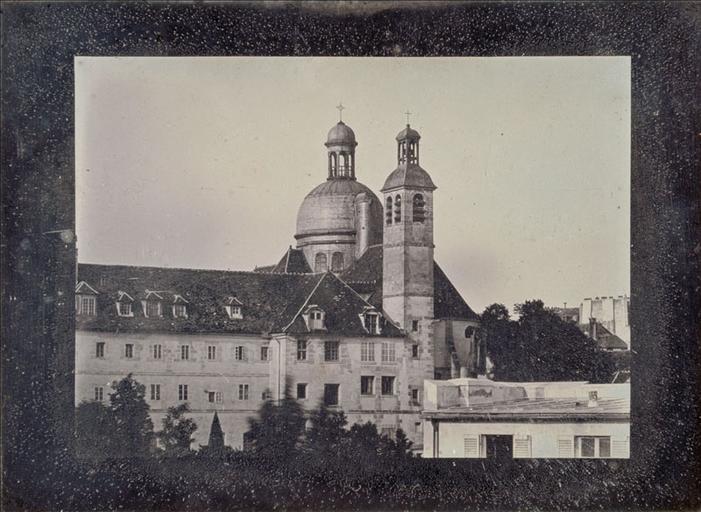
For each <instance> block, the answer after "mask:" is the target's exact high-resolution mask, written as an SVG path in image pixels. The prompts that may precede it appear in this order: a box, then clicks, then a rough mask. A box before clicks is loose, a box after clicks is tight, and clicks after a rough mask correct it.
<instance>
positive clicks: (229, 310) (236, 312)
mask: <svg viewBox="0 0 701 512" xmlns="http://www.w3.org/2000/svg"><path fill="white" fill-rule="evenodd" d="M242 306H243V304H242V303H241V301H240V300H238V299H237V298H236V297H229V298H228V299H227V301H226V306H224V308H225V309H226V314H227V315H229V318H231V319H232V320H241V319H242V318H243V311H242V309H241V307H242Z"/></svg>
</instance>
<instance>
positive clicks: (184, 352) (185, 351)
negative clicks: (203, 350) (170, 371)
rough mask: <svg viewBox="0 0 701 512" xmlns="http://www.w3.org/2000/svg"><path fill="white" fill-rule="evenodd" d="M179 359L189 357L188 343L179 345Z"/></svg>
mask: <svg viewBox="0 0 701 512" xmlns="http://www.w3.org/2000/svg"><path fill="white" fill-rule="evenodd" d="M180 359H182V360H183V361H187V360H188V359H190V345H180Z"/></svg>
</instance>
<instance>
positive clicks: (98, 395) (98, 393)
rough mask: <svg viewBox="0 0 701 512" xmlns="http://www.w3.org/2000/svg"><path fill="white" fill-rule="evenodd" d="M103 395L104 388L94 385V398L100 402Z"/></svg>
mask: <svg viewBox="0 0 701 512" xmlns="http://www.w3.org/2000/svg"><path fill="white" fill-rule="evenodd" d="M104 397H105V388H103V387H102V386H95V400H96V401H98V402H102V400H103V399H104Z"/></svg>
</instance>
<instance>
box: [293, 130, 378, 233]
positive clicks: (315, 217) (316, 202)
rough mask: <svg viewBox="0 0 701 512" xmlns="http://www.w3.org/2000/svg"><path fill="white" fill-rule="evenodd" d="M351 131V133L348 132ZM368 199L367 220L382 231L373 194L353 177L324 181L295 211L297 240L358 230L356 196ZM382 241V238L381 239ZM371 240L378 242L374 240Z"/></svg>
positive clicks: (376, 201)
mask: <svg viewBox="0 0 701 512" xmlns="http://www.w3.org/2000/svg"><path fill="white" fill-rule="evenodd" d="M351 133H352V132H351ZM361 194H364V198H365V199H369V200H370V201H369V203H370V205H369V207H370V217H371V219H369V220H370V221H371V222H372V224H373V225H374V226H377V227H378V229H376V230H374V231H376V232H377V231H379V233H380V237H381V233H382V231H381V230H382V206H381V203H380V200H379V199H378V198H377V196H376V195H375V193H374V192H373V191H372V190H370V189H369V188H368V187H366V186H365V185H363V184H362V183H359V182H358V181H356V180H327V181H325V182H324V183H322V184H320V185H319V186H317V187H315V188H314V189H313V190H312V191H311V192H309V194H307V196H306V197H305V198H304V201H302V205H301V206H300V207H299V212H298V214H297V234H296V235H295V238H297V239H298V240H299V239H301V238H306V237H309V236H314V235H325V234H339V235H341V234H350V233H352V232H355V231H356V229H357V222H356V216H357V204H356V203H357V201H356V200H357V199H358V196H360V195H361ZM380 240H381V238H380ZM373 242H374V243H379V242H377V241H376V240H374V241H373Z"/></svg>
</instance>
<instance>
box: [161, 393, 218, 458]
mask: <svg viewBox="0 0 701 512" xmlns="http://www.w3.org/2000/svg"><path fill="white" fill-rule="evenodd" d="M188 412H190V406H189V405H188V404H187V403H184V404H180V405H178V406H175V407H169V408H168V413H167V414H166V416H165V418H163V430H161V431H160V432H159V433H158V434H157V435H158V438H159V439H160V440H161V443H162V445H163V449H164V450H165V454H166V455H184V454H186V453H188V452H189V451H190V446H191V445H192V441H193V439H192V434H194V433H195V431H197V424H196V423H195V421H194V420H192V419H191V418H186V417H185V414H186V413H188ZM217 423H219V421H218V418H217ZM219 430H220V432H221V426H220V427H219ZM222 444H223V439H222Z"/></svg>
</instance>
